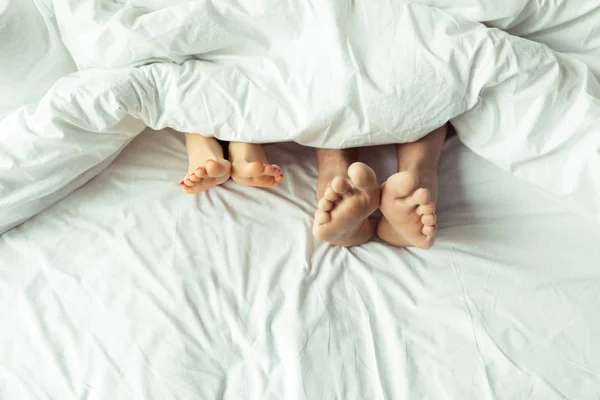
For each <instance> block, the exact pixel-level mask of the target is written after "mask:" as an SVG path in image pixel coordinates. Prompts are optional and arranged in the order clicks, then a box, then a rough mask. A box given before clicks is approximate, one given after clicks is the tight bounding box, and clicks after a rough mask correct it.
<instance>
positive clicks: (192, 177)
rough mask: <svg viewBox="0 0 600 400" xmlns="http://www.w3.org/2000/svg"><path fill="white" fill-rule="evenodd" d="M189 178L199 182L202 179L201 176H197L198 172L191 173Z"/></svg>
mask: <svg viewBox="0 0 600 400" xmlns="http://www.w3.org/2000/svg"><path fill="white" fill-rule="evenodd" d="M187 179H189V180H190V181H192V182H194V183H197V182H199V181H200V179H201V178H199V177H197V176H196V174H190V175H189V176H188V177H187Z"/></svg>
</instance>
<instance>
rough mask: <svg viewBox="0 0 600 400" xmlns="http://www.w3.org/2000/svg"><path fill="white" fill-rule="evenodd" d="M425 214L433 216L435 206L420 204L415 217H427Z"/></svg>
mask: <svg viewBox="0 0 600 400" xmlns="http://www.w3.org/2000/svg"><path fill="white" fill-rule="evenodd" d="M427 214H435V204H433V203H427V204H421V205H420V206H419V207H418V208H417V215H427Z"/></svg>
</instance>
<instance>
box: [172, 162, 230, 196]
mask: <svg viewBox="0 0 600 400" xmlns="http://www.w3.org/2000/svg"><path fill="white" fill-rule="evenodd" d="M190 162H192V160H190ZM230 176H231V163H230V162H229V161H227V160H225V159H222V158H220V159H219V158H217V159H215V160H208V161H206V162H205V163H204V165H203V166H200V167H198V166H197V164H190V168H189V171H188V174H187V175H186V176H185V178H183V180H182V181H181V182H179V186H180V187H181V190H183V191H184V192H186V193H188V194H194V193H199V192H203V191H205V190H208V189H210V188H212V187H214V186H217V185H220V184H222V183H223V182H225V181H227V180H228V179H229V177H230Z"/></svg>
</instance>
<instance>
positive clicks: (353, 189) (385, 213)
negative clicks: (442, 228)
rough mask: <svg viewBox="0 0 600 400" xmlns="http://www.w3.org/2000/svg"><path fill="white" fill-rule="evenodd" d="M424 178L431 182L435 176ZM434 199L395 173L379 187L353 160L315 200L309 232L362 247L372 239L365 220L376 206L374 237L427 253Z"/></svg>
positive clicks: (409, 178)
mask: <svg viewBox="0 0 600 400" xmlns="http://www.w3.org/2000/svg"><path fill="white" fill-rule="evenodd" d="M429 178H430V179H429V181H430V182H432V183H433V184H436V183H435V182H436V179H437V177H436V176H435V174H433V176H431V177H429ZM432 189H433V188H432ZM433 200H434V199H432V198H431V195H430V191H429V190H428V189H427V188H424V187H418V178H417V176H416V174H414V173H412V172H408V171H403V172H398V173H397V174H394V175H392V176H391V177H390V178H389V179H388V180H387V181H386V182H385V184H384V185H383V186H382V187H381V188H379V186H378V185H377V177H376V176H375V172H373V170H372V169H371V168H369V167H368V166H367V165H365V164H363V163H360V162H356V163H354V164H352V165H350V167H349V168H348V173H347V175H345V176H336V177H335V178H333V179H332V180H331V182H330V184H329V186H328V187H327V188H326V189H325V191H324V193H323V196H322V197H321V198H320V199H319V202H318V208H317V211H316V212H315V221H314V225H313V234H314V236H315V237H316V238H317V239H319V240H321V241H327V242H330V243H333V244H335V245H339V246H356V245H360V244H363V243H365V242H367V241H368V240H369V239H370V238H371V237H372V236H373V230H372V227H371V223H370V221H369V216H370V215H371V214H372V213H373V212H374V211H375V210H376V209H377V208H379V209H380V210H381V213H382V217H381V219H380V220H379V222H378V223H377V228H376V233H377V236H379V237H380V238H381V239H382V240H384V241H385V242H387V243H389V244H391V245H394V246H397V247H409V246H415V247H418V248H423V249H427V248H430V247H431V246H432V245H433V242H434V240H435V233H436V216H435V203H434V201H433Z"/></svg>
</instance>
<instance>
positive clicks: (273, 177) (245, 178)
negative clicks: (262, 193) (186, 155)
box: [179, 145, 283, 194]
mask: <svg viewBox="0 0 600 400" xmlns="http://www.w3.org/2000/svg"><path fill="white" fill-rule="evenodd" d="M257 146H259V145H248V146H247V147H244V146H241V149H242V150H241V152H240V151H238V152H237V154H236V156H235V158H232V160H231V161H230V160H226V159H225V158H223V157H219V156H215V155H212V156H210V155H209V156H206V155H205V156H201V155H200V156H198V157H194V156H193V155H190V162H189V170H188V173H187V175H186V176H185V177H184V178H183V180H182V181H181V182H180V183H179V186H180V187H181V190H183V191H184V192H186V193H188V194H195V193H199V192H204V191H206V190H208V189H210V188H212V187H215V186H218V185H221V184H222V183H224V182H226V181H227V180H229V178H231V179H233V181H234V182H236V183H238V184H241V185H245V186H255V187H272V186H275V185H277V184H279V182H281V181H282V180H283V172H282V171H281V168H279V167H278V166H277V165H274V164H269V163H268V161H267V159H266V156H265V154H264V152H263V151H262V148H261V147H257ZM208 157H210V158H208ZM251 160H252V161H251Z"/></svg>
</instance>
